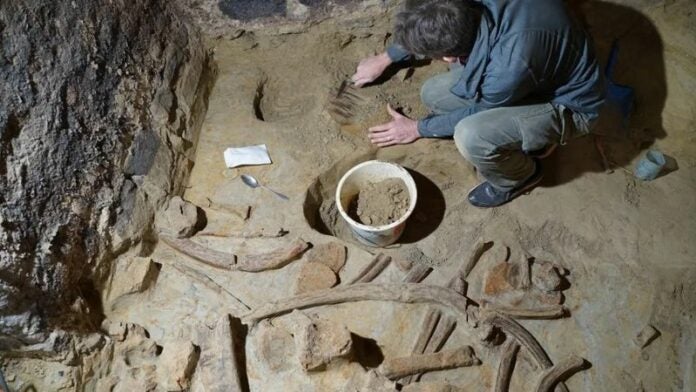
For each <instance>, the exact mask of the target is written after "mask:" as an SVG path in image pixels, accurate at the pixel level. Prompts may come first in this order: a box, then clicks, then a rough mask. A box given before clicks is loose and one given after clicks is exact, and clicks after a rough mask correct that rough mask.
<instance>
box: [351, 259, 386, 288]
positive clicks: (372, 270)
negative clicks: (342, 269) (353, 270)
mask: <svg viewBox="0 0 696 392" xmlns="http://www.w3.org/2000/svg"><path fill="white" fill-rule="evenodd" d="M390 262H391V257H389V256H386V255H384V253H380V254H378V255H377V256H375V258H374V259H372V261H370V263H369V264H368V265H367V266H366V267H365V268H364V269H363V270H362V271H360V273H359V274H358V276H356V277H355V278H353V280H351V281H350V282H348V284H355V283H368V282H372V281H373V280H374V279H375V278H376V277H377V276H378V275H379V274H381V273H382V271H384V269H385V268H387V266H388V265H389V263H390Z"/></svg>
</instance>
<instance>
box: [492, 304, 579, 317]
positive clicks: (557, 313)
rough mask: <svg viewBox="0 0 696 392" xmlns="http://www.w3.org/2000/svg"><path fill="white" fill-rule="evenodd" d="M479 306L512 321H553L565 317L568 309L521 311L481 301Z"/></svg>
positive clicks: (558, 306)
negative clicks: (512, 319) (510, 318)
mask: <svg viewBox="0 0 696 392" xmlns="http://www.w3.org/2000/svg"><path fill="white" fill-rule="evenodd" d="M480 304H481V306H482V307H483V309H485V310H489V311H494V312H497V313H500V314H504V315H506V316H508V317H512V318H514V319H527V320H554V319H559V318H563V317H566V316H567V315H568V309H566V307H565V306H563V305H551V306H545V307H543V308H537V309H522V308H513V307H509V306H498V305H493V304H490V303H489V302H488V301H481V303H480Z"/></svg>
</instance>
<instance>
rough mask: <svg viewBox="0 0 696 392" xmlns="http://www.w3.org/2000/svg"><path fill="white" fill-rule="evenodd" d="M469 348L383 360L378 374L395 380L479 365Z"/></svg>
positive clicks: (471, 349) (479, 362) (472, 350)
mask: <svg viewBox="0 0 696 392" xmlns="http://www.w3.org/2000/svg"><path fill="white" fill-rule="evenodd" d="M480 364H481V361H480V360H479V359H478V358H476V355H475V354H474V349H473V348H471V346H463V347H460V348H458V349H455V350H445V351H440V352H438V353H431V354H420V355H412V356H408V357H400V358H391V359H385V360H384V362H383V363H382V365H380V368H379V373H381V374H382V375H383V376H384V377H386V378H388V379H390V380H395V379H398V378H401V377H404V376H409V375H413V374H419V373H424V372H429V371H433V370H444V369H454V368H458V367H464V366H475V365H480Z"/></svg>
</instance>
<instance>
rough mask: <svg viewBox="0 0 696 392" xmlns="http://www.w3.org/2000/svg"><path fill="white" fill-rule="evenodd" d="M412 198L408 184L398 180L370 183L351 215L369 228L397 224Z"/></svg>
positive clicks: (354, 202)
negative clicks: (407, 187)
mask: <svg viewBox="0 0 696 392" xmlns="http://www.w3.org/2000/svg"><path fill="white" fill-rule="evenodd" d="M409 203H410V196H409V194H408V190H407V189H406V184H404V182H403V181H402V180H401V179H398V178H388V179H386V180H383V181H379V182H369V183H367V185H366V186H364V187H363V188H362V189H361V190H360V193H358V195H357V196H356V199H355V200H354V201H353V203H351V204H354V206H352V208H350V211H349V214H350V215H351V217H352V218H353V219H355V220H357V221H358V222H360V223H362V224H364V225H369V226H383V225H388V224H390V223H393V222H396V221H397V220H399V218H401V217H402V216H404V214H405V213H406V211H408V207H409Z"/></svg>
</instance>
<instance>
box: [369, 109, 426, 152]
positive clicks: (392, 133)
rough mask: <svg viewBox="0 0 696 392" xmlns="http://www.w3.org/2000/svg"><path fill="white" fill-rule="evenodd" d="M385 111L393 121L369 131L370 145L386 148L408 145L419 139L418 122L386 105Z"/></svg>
mask: <svg viewBox="0 0 696 392" xmlns="http://www.w3.org/2000/svg"><path fill="white" fill-rule="evenodd" d="M387 111H388V112H389V114H390V115H391V116H392V118H393V120H392V121H391V122H388V123H386V124H382V125H377V126H374V127H372V128H370V129H369V132H368V137H369V138H370V141H371V142H372V144H376V145H377V146H379V147H387V146H391V145H394V144H408V143H411V142H413V141H415V140H416V139H419V138H420V134H419V133H418V121H416V120H411V119H410V118H408V117H406V116H404V115H403V114H401V113H399V112H397V111H396V110H394V109H392V107H391V105H387Z"/></svg>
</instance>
